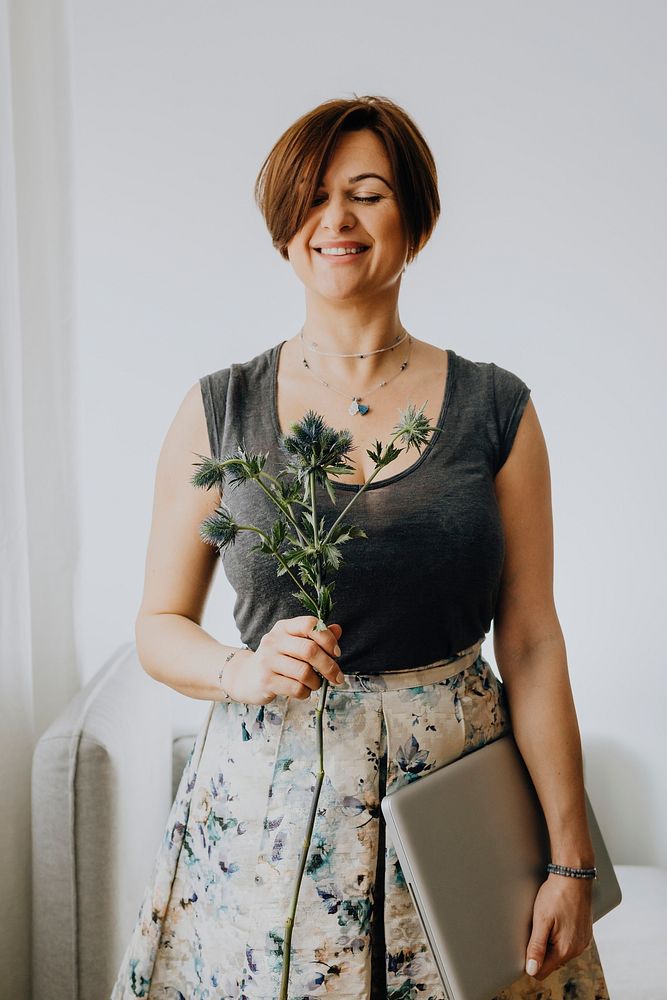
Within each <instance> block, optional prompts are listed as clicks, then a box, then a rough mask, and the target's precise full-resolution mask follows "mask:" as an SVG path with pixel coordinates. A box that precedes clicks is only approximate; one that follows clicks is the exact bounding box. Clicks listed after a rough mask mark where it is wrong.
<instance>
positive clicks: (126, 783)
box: [32, 643, 173, 1000]
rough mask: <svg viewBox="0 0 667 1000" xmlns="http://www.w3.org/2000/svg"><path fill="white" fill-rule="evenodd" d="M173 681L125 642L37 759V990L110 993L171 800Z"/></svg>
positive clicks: (56, 995)
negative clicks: (152, 673) (154, 672)
mask: <svg viewBox="0 0 667 1000" xmlns="http://www.w3.org/2000/svg"><path fill="white" fill-rule="evenodd" d="M169 694H170V692H168V691H167V689H166V688H165V687H164V685H161V684H159V683H158V682H156V681H154V680H153V679H152V678H151V677H149V676H148V675H147V674H146V673H145V671H144V670H143V669H142V667H141V664H140V663H139V660H138V658H137V655H136V649H135V646H134V643H127V644H125V645H124V646H123V647H121V649H120V650H119V651H118V653H117V654H115V655H114V656H113V657H112V658H111V660H110V661H109V662H108V663H107V664H106V665H105V666H104V667H103V668H102V669H101V670H100V671H99V672H98V674H97V675H96V676H95V677H94V678H93V679H92V680H91V681H90V682H89V683H88V684H87V685H86V686H85V687H84V688H83V689H82V690H81V691H80V692H79V693H78V694H77V695H76V696H75V698H74V699H73V700H72V701H71V702H70V704H69V705H68V707H67V709H66V710H65V712H63V713H62V714H61V715H60V716H59V718H58V719H56V720H55V721H54V722H53V723H52V724H51V726H49V728H48V729H47V730H46V731H45V732H44V734H43V735H42V737H41V739H40V740H39V742H38V744H37V747H36V748H35V753H34V756H33V766H32V816H33V823H32V846H33V906H34V917H33V940H34V958H33V962H34V965H33V983H34V985H33V1000H107V998H108V996H109V994H110V992H111V987H112V985H113V982H114V979H115V976H116V972H117V970H118V967H119V965H120V961H121V958H122V955H123V951H124V949H125V947H126V945H127V941H128V940H129V936H130V933H131V931H132V928H133V926H134V923H135V920H136V916H137V913H138V910H139V905H140V903H141V899H142V896H143V892H144V889H145V886H146V885H147V883H148V881H149V878H150V874H151V870H152V867H153V864H154V861H155V856H156V853H157V850H158V846H159V844H160V841H161V838H162V835H163V832H164V824H165V822H166V819H167V816H168V813H169V809H170V807H171V802H172V798H173V797H172V715H171V709H170V701H169Z"/></svg>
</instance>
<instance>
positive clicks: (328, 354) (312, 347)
mask: <svg viewBox="0 0 667 1000" xmlns="http://www.w3.org/2000/svg"><path fill="white" fill-rule="evenodd" d="M300 334H301V340H302V342H303V344H304V345H305V346H306V347H307V348H308V350H309V351H312V352H313V354H321V355H322V357H323V358H370V357H371V355H372V354H383V353H384V352H385V351H393V350H394V348H395V347H398V346H399V345H400V344H402V343H403V341H404V340H405V338H406V337H407V336H409V334H408V331H407V330H406V329H405V328H403V336H401V335H400V333H399V334H398V335H397V336H396V340H395V341H394V343H393V344H390V345H389V347H378V349H377V351H366V353H365V354H338V352H337V351H320V350H319V349H318V346H317V341H316V340H311V341H310V343H307V341H306V340H305V338H304V336H303V327H301V331H300Z"/></svg>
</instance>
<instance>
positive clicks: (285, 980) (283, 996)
mask: <svg viewBox="0 0 667 1000" xmlns="http://www.w3.org/2000/svg"><path fill="white" fill-rule="evenodd" d="M309 478H310V497H311V505H312V515H313V540H314V543H315V547H316V548H317V545H318V535H317V504H316V499H315V481H314V480H315V476H314V473H311V474H310V477H309ZM321 586H322V569H321V565H320V562H319V556H318V565H317V590H318V597H319V592H320V587H321ZM328 690H329V681H328V680H327V678H326V677H322V685H321V687H320V694H319V698H318V699H317V708H316V710H315V715H316V720H317V747H318V751H319V758H320V769H319V771H318V772H317V781H316V782H315V788H314V789H313V798H312V801H311V804H310V814H309V816H308V826H307V830H306V836H305V838H304V841H303V847H302V849H301V858H300V860H299V869H298V871H297V876H296V884H295V886H294V891H293V893H292V904H291V906H290V912H289V914H288V916H287V919H286V920H285V938H284V945H283V971H282V977H281V981H280V996H279V998H278V1000H287V989H288V986H289V972H290V964H291V958H292V930H293V928H294V919H295V915H296V907H297V903H298V901H299V892H300V890H301V882H302V881H303V873H304V870H305V867H306V861H307V859H308V853H309V851H310V844H311V841H312V837H313V828H314V826H315V816H316V815H317V804H318V802H319V800H320V791H321V788H322V782H323V780H324V740H323V736H322V714H323V712H324V705H325V702H326V698H327V692H328Z"/></svg>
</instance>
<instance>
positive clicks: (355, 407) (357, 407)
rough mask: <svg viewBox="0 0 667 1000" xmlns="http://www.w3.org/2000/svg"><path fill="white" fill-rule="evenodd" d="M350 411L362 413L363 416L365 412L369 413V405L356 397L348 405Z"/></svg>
mask: <svg viewBox="0 0 667 1000" xmlns="http://www.w3.org/2000/svg"><path fill="white" fill-rule="evenodd" d="M347 412H348V413H360V414H361V415H362V417H363V415H364V414H365V413H368V407H367V406H365V405H364V404H363V403H358V402H357V401H356V399H353V400H352V402H351V403H350V405H349V407H348V411H347Z"/></svg>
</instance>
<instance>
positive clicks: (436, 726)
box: [110, 646, 609, 1000]
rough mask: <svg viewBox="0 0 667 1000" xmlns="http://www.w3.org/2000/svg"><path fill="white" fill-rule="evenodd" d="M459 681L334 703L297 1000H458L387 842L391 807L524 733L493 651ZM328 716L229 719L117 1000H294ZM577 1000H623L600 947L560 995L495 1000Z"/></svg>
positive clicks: (217, 722)
mask: <svg viewBox="0 0 667 1000" xmlns="http://www.w3.org/2000/svg"><path fill="white" fill-rule="evenodd" d="M470 649H473V647H470ZM457 655H459V656H460V655H461V654H457ZM452 659H454V658H452ZM443 662H444V661H443ZM460 662H461V664H463V662H464V660H463V659H462V660H461V661H460ZM457 665H458V664H457ZM452 669H456V667H455V666H454V667H452V665H451V662H450V666H449V671H450V673H449V676H443V674H446V673H447V667H445V668H443V667H440V666H428V667H425V668H421V669H417V670H410V671H399V672H392V674H391V675H387V674H379V675H360V674H354V675H348V676H347V678H346V683H345V685H343V686H342V687H338V688H337V687H335V686H332V687H331V688H330V689H329V692H328V696H327V703H326V705H325V710H324V713H323V734H324V760H325V771H326V773H325V777H324V781H323V783H322V789H321V794H320V800H319V803H318V810H317V816H316V820H315V827H314V830H313V838H312V843H311V848H310V852H309V856H308V860H307V864H306V869H305V872H304V877H303V881H302V885H301V892H300V895H299V902H298V907H297V912H296V920H295V924H294V929H293V935H292V961H291V969H290V986H289V997H290V1000H311V998H312V1000H315V998H318V997H325V996H331V997H336V1000H416V998H419V1000H445V995H444V991H443V987H442V983H441V981H440V978H439V976H438V973H437V969H436V966H435V963H434V961H433V959H432V957H431V954H430V951H429V948H428V945H427V943H426V941H425V935H424V932H423V929H422V926H421V923H420V920H419V917H418V915H417V913H416V911H415V909H414V905H413V903H412V899H411V896H410V893H409V891H408V889H407V886H406V883H405V880H404V878H403V875H402V872H401V868H400V864H399V862H398V858H397V856H396V852H395V850H394V848H393V846H392V845H391V842H390V840H389V838H388V837H387V838H386V841H385V836H384V832H385V831H384V818H383V817H382V814H381V808H380V800H381V797H382V795H383V794H385V793H391V792H392V790H394V789H396V788H399V787H400V786H401V785H403V784H406V783H407V782H410V781H418V780H419V779H420V778H421V777H423V776H424V775H425V774H429V773H430V772H432V771H433V770H435V769H437V768H439V767H443V766H444V765H446V764H448V763H450V762H451V761H453V760H456V759H457V758H458V757H460V756H462V755H463V754H465V753H469V752H471V751H473V750H475V749H477V748H478V747H480V746H483V745H484V744H485V743H487V742H489V741H490V740H493V739H496V738H497V737H498V736H500V735H502V734H503V733H504V732H506V731H508V730H509V728H510V719H509V713H508V708H507V703H506V699H505V692H504V687H503V684H502V681H500V680H499V679H498V678H497V677H496V675H495V674H494V672H493V671H492V669H491V667H490V665H489V664H488V663H487V661H486V660H485V659H484V657H483V656H482V654H481V652H479V647H478V646H477V647H475V648H474V649H473V652H472V654H471V655H469V656H468V662H467V665H466V666H465V667H464V668H463V669H460V670H459V671H458V672H457V673H451V670H452ZM317 698H318V693H317V692H313V693H312V695H311V697H310V698H309V699H307V700H305V701H301V700H299V699H291V698H287V697H286V696H278V697H276V698H275V699H274V701H272V702H270V703H269V704H268V705H262V706H258V705H247V704H244V703H238V702H230V703H225V702H212V704H211V711H210V713H209V716H208V718H207V720H206V722H205V724H204V725H203V726H202V728H201V730H200V732H199V733H198V735H197V739H196V740H195V743H194V746H193V748H192V751H191V753H190V756H189V758H188V761H187V763H186V766H185V769H184V771H183V775H182V778H181V781H180V784H179V787H178V791H177V794H176V797H175V799H174V802H173V805H172V808H171V811H170V814H169V818H168V821H167V824H166V829H165V832H164V836H163V839H162V843H161V845H160V848H159V851H158V854H157V857H156V861H155V866H154V871H153V874H152V878H151V880H150V883H149V885H148V887H147V888H146V890H145V893H144V898H143V900H142V902H141V905H140V908H139V912H138V916H137V921H136V924H135V927H134V930H133V933H132V935H131V937H130V940H129V943H128V945H127V949H126V951H125V955H124V957H123V960H122V963H121V967H120V970H119V972H118V976H117V979H116V982H115V985H114V987H113V991H112V994H111V997H110V1000H131V998H135V997H142V998H147V1000H157V998H164V1000H275V998H276V997H277V996H278V993H279V987H280V976H281V969H282V954H283V952H282V949H283V943H284V927H285V917H286V915H287V913H288V911H289V907H290V902H291V894H292V891H293V886H294V882H295V878H296V872H297V868H298V862H299V853H300V850H301V848H302V845H303V837H304V833H305V829H306V823H307V817H308V814H309V810H310V803H311V799H312V794H313V789H314V785H315V781H316V771H317V764H318V758H317V744H316V711H315V710H316V705H317ZM378 873H379V875H378ZM573 998H576V1000H609V995H608V992H607V988H606V985H605V980H604V974H603V971H602V968H601V965H600V959H599V955H598V952H597V948H596V945H595V941H594V939H592V940H591V942H590V944H589V945H588V947H587V948H586V949H585V951H584V952H582V954H581V955H579V956H578V957H577V958H576V959H573V960H572V961H571V962H569V963H567V965H565V966H563V967H562V968H561V969H559V970H557V971H556V972H554V973H552V975H551V976H549V977H548V978H547V979H545V980H544V981H542V982H538V981H537V980H534V979H532V978H531V977H529V976H528V975H524V976H522V977H521V978H520V979H519V980H517V981H516V982H514V983H512V984H508V986H507V988H506V989H504V990H502V991H501V992H500V993H499V994H498V995H497V996H496V997H489V1000H573Z"/></svg>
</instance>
